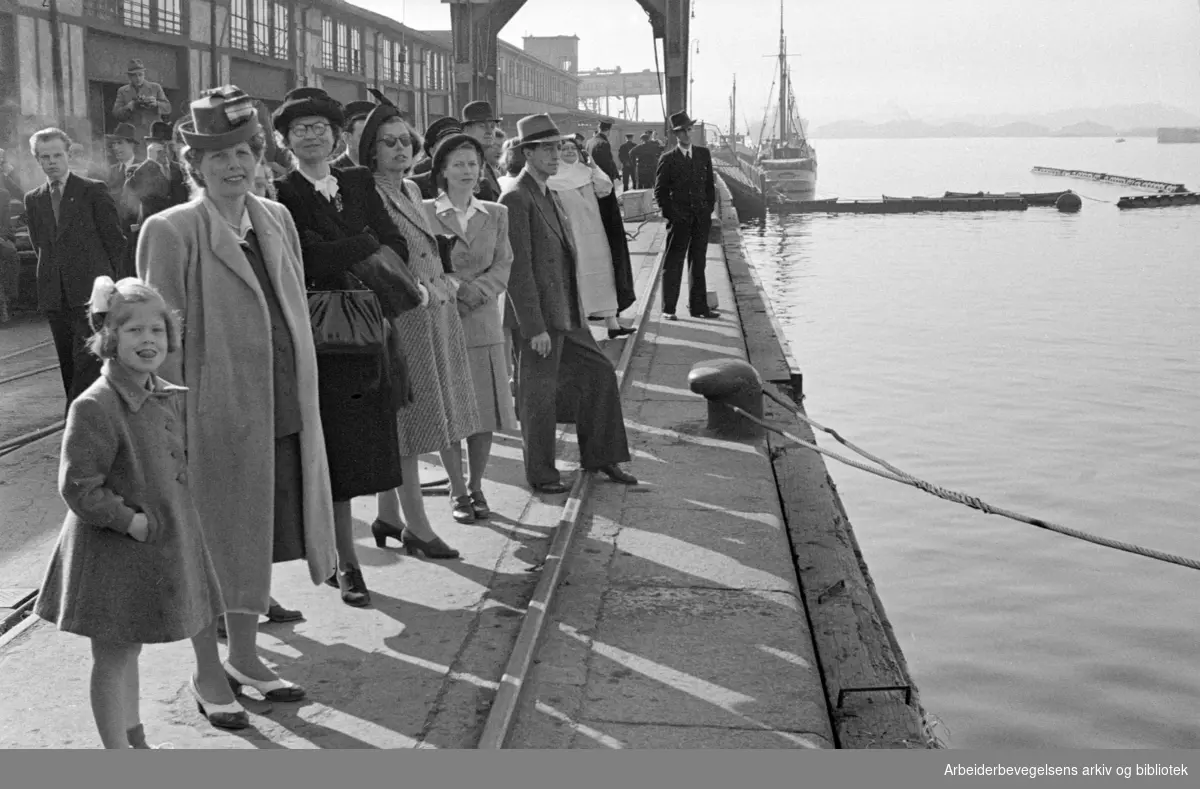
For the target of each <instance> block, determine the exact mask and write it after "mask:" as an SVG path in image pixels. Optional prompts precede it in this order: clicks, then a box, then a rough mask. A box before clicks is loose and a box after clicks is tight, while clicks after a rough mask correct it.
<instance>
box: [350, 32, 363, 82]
mask: <svg viewBox="0 0 1200 789" xmlns="http://www.w3.org/2000/svg"><path fill="white" fill-rule="evenodd" d="M348 70H349V71H351V72H353V73H355V74H361V73H362V72H363V51H362V31H361V30H359V29H358V28H357V27H352V28H350V68H349V69H348Z"/></svg>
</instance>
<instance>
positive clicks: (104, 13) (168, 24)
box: [83, 0, 183, 35]
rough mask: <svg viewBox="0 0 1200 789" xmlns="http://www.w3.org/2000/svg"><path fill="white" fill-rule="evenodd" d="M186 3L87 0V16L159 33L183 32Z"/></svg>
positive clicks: (85, 3)
mask: <svg viewBox="0 0 1200 789" xmlns="http://www.w3.org/2000/svg"><path fill="white" fill-rule="evenodd" d="M182 5H183V0H84V3H83V11H84V14H85V15H89V16H95V17H96V18H98V19H104V20H106V21H109V22H119V23H120V24H122V25H125V26H126V27H136V28H139V29H141V30H154V31H156V32H158V33H174V34H176V35H178V34H181V33H182V32H183V12H182Z"/></svg>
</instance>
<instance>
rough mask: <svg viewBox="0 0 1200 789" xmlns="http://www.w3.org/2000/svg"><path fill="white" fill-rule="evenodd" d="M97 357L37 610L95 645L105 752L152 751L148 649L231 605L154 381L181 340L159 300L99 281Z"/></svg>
mask: <svg viewBox="0 0 1200 789" xmlns="http://www.w3.org/2000/svg"><path fill="white" fill-rule="evenodd" d="M89 312H90V319H91V324H92V328H93V329H94V330H95V332H96V333H95V334H94V335H93V336H92V338H91V339H90V340H89V350H91V352H92V353H94V354H95V355H96V356H98V357H99V358H100V359H101V360H103V363H104V367H103V374H102V375H101V376H100V378H99V379H97V380H96V382H95V383H93V384H92V385H91V386H90V387H88V389H87V390H86V391H85V392H84V393H83V394H82V395H80V396H79V398H77V399H76V400H75V401H74V402H73V403H72V404H71V408H70V411H69V413H68V415H67V426H66V431H65V433H64V435H63V445H62V458H61V461H60V464H59V471H58V488H59V492H60V493H61V494H62V497H63V499H64V500H65V501H66V503H67V507H68V508H69V511H68V513H67V516H66V520H65V522H64V523H63V528H62V533H61V534H60V535H59V538H58V544H57V545H56V546H55V549H54V554H53V556H52V557H51V559H50V565H49V567H48V568H47V570H46V576H45V579H44V580H43V582H42V588H41V593H40V594H39V596H38V600H37V604H36V607H35V609H34V610H35V613H37V615H38V616H40V617H42V618H43V619H46V620H48V621H50V622H54V623H55V624H57V625H58V628H59V630H62V631H64V632H68V633H75V634H77V635H81V636H87V637H88V638H90V639H91V641H92V658H93V661H94V662H93V665H92V678H91V702H92V714H93V716H94V717H95V719H96V727H97V728H98V729H99V730H100V739H101V740H102V741H103V743H104V747H105V748H148V747H150V746H148V745H147V744H146V740H145V735H144V734H143V729H142V724H141V716H140V714H139V710H138V656H139V655H140V653H141V650H142V644H158V643H167V642H172V641H182V640H184V639H187V638H191V637H192V636H194V635H195V634H196V633H198V632H199V631H201V630H202V629H204V628H205V627H207V626H208V625H209V623H210V622H212V620H213V618H214V617H216V616H217V615H219V614H220V613H221V596H220V591H219V589H218V586H217V576H216V573H215V571H214V570H213V566H212V561H211V559H210V558H209V554H208V550H207V548H206V547H205V545H204V538H203V535H202V532H201V530H200V522H199V516H198V515H197V514H196V510H195V508H194V507H193V506H192V500H191V495H190V493H189V490H188V479H187V456H186V452H185V448H184V447H185V445H184V434H183V428H184V408H183V396H184V393H185V392H186V391H187V390H186V389H185V388H183V387H180V386H173V385H171V384H169V383H167V382H165V381H163V380H162V379H161V378H158V377H157V376H156V375H155V374H154V371H155V370H157V369H158V368H159V366H160V365H161V364H162V363H163V360H164V359H165V358H166V356H167V354H168V353H169V352H171V351H174V350H175V349H176V347H177V346H178V343H179V326H178V323H177V320H176V318H175V316H174V315H173V314H171V312H170V310H169V309H168V308H167V305H166V302H164V301H163V298H162V296H160V295H159V293H158V291H156V290H154V289H153V288H151V287H150V286H149V285H146V284H145V283H144V282H142V281H141V280H138V279H136V278H133V277H129V278H127V279H123V280H121V281H120V282H117V283H114V282H113V281H112V280H111V279H109V278H108V277H99V278H97V279H96V282H95V286H94V287H93V289H92V298H91V302H90V304H89Z"/></svg>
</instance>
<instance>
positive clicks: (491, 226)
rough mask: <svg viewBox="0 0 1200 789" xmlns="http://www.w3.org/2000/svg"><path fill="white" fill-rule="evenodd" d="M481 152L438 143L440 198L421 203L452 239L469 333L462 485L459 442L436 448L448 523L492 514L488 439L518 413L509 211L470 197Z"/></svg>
mask: <svg viewBox="0 0 1200 789" xmlns="http://www.w3.org/2000/svg"><path fill="white" fill-rule="evenodd" d="M484 156H485V151H484V150H483V146H482V145H481V144H480V143H479V141H478V140H476V139H475V138H474V137H470V136H468V135H466V134H454V135H451V136H449V137H446V138H444V139H442V140H441V141H440V142H439V143H438V145H437V148H436V150H434V153H433V167H432V169H431V170H430V172H431V173H432V174H433V180H434V183H436V184H437V185H438V188H439V190H440V194H439V195H438V197H437V199H436V200H426V201H424V205H425V213H426V214H427V215H428V217H429V225H430V227H432V228H433V229H434V231H435V232H437V233H442V234H448V235H453V236H454V237H455V239H457V243H455V245H454V247H453V250H452V252H451V260H452V262H453V266H454V277H455V278H456V279H457V280H458V281H459V287H458V294H457V300H458V314H459V315H460V316H461V317H462V324H463V330H464V332H465V333H466V335H467V355H468V357H469V364H470V367H471V380H472V382H473V383H474V384H475V402H476V403H477V404H478V406H479V427H480V432H478V433H475V434H474V435H471V436H468V437H467V465H468V479H467V482H466V485H465V486H464V485H463V474H462V444H461V443H455V444H453V445H452V446H449V447H446V448H445V449H443V450H442V452H441V456H442V464H443V465H444V466H445V468H446V473H447V474H448V475H449V477H450V497H451V499H452V504H453V508H454V513H453V515H454V519H455V520H456V521H458V522H459V523H471V522H472V521H475V520H486V519H487V518H488V517H490V516H491V510H490V509H489V508H488V502H487V499H486V498H485V497H484V495H483V474H484V471H485V470H486V469H487V462H488V457H489V456H490V455H491V452H492V433H493V432H495V431H497V430H501V431H512V430H517V429H518V425H517V412H516V407H515V406H514V405H513V398H512V393H511V392H510V390H509V385H508V378H509V370H508V362H507V361H506V356H505V350H504V349H505V342H504V339H505V338H504V319H503V315H504V313H503V310H502V308H501V303H500V296H501V295H502V294H503V293H504V291H505V290H506V289H507V288H508V272H509V271H510V270H511V269H512V261H513V252H512V246H511V245H510V244H509V241H508V209H507V208H505V207H504V206H502V205H500V204H499V203H492V202H487V201H483V200H480V199H478V198H477V197H475V196H474V193H475V188H476V186H477V184H478V183H479V179H480V177H481V174H482V172H483V169H482V164H483V162H484V161H485V158H484Z"/></svg>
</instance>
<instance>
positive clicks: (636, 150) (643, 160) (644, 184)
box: [629, 132, 659, 189]
mask: <svg viewBox="0 0 1200 789" xmlns="http://www.w3.org/2000/svg"><path fill="white" fill-rule="evenodd" d="M658 155H659V150H658V148H656V147H655V146H654V143H652V142H650V132H642V141H641V142H640V143H638V144H637V145H635V146H634V147H633V150H632V151H630V152H629V158H630V159H632V160H633V188H634V189H651V188H653V187H654V171H655V170H657V169H658Z"/></svg>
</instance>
